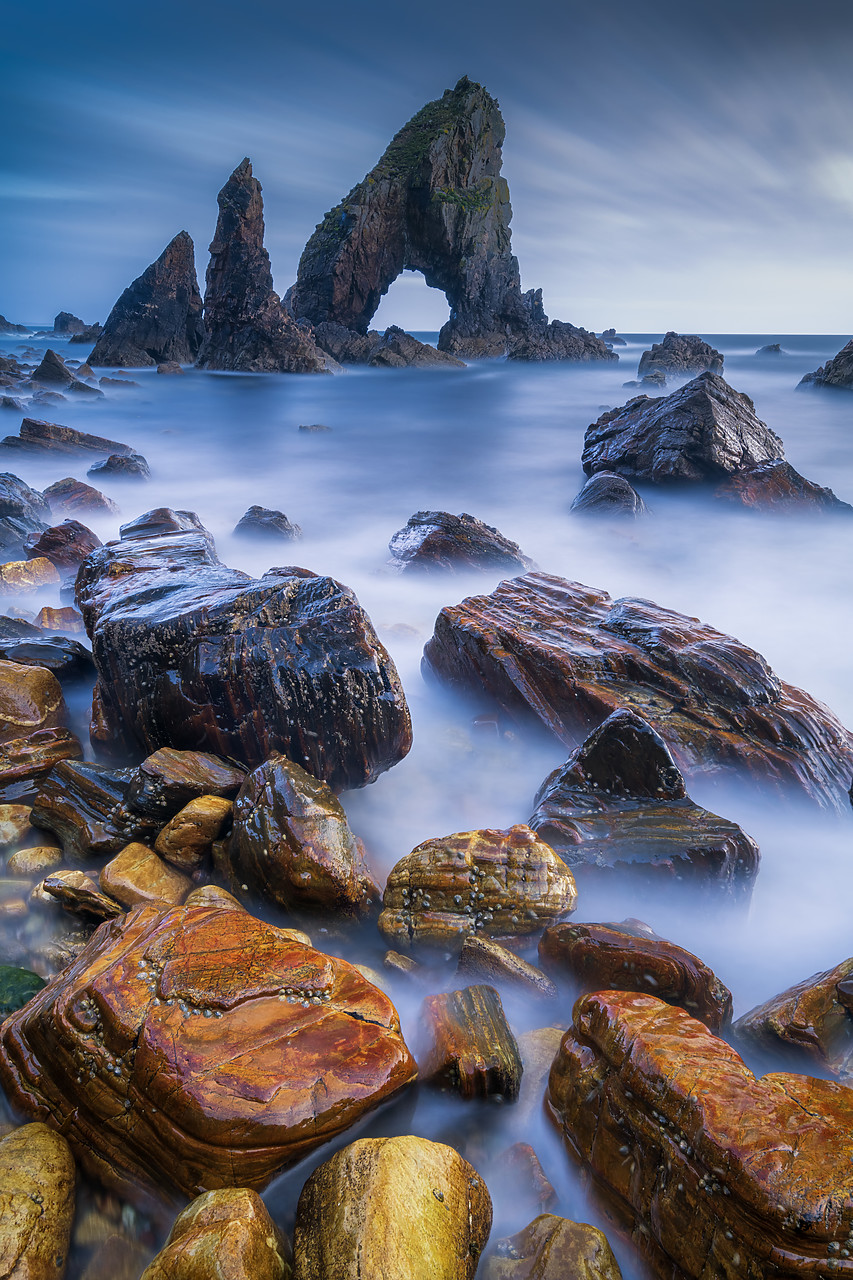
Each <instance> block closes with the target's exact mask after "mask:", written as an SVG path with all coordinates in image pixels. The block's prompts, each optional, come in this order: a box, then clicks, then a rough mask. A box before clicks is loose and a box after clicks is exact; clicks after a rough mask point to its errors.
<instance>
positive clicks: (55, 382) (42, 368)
mask: <svg viewBox="0 0 853 1280" xmlns="http://www.w3.org/2000/svg"><path fill="white" fill-rule="evenodd" d="M32 380H33V382H36V383H48V384H49V385H50V386H58V387H70V386H71V383H72V382H74V381H76V379H75V376H74V374H73V373H72V371H71V370H70V369H69V368H68V366H67V365H66V363H65V361H64V360H63V359H62V356H60V355H57V353H56V352H55V351H53V350H52V349H51V348H50V347H48V349H47V351H45V353H44V355H43V356H42V359H41V363H40V364H39V365H38V367H37V368H35V369H34V370H33V373H32Z"/></svg>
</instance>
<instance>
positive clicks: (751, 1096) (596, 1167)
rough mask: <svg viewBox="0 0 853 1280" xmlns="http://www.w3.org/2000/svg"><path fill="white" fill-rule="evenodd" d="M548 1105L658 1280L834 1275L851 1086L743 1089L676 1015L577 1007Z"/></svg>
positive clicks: (621, 1004)
mask: <svg viewBox="0 0 853 1280" xmlns="http://www.w3.org/2000/svg"><path fill="white" fill-rule="evenodd" d="M547 1106H548V1108H549V1110H550V1113H551V1115H552V1117H553V1118H554V1120H555V1121H556V1122H557V1124H558V1125H559V1127H560V1129H561V1132H562V1134H563V1137H564V1140H565V1142H566V1146H567V1147H568V1149H569V1151H570V1152H571V1153H572V1154H573V1155H575V1156H577V1157H579V1158H580V1160H581V1161H582V1162H583V1163H584V1164H585V1165H587V1166H588V1167H589V1169H590V1171H591V1173H592V1175H593V1178H594V1179H595V1181H596V1182H597V1183H598V1185H599V1187H600V1188H601V1189H602V1191H603V1193H604V1195H605V1197H606V1199H607V1201H608V1202H609V1204H610V1205H611V1206H612V1207H613V1209H614V1210H615V1212H616V1214H617V1216H619V1217H620V1218H622V1220H623V1221H625V1222H626V1223H627V1224H628V1225H629V1226H630V1227H631V1228H632V1229H633V1240H634V1243H635V1244H637V1245H638V1247H639V1248H640V1250H641V1252H642V1253H644V1254H645V1255H646V1257H647V1258H648V1260H649V1262H650V1263H651V1265H652V1268H653V1270H654V1272H655V1274H657V1275H658V1276H660V1277H661V1280H664V1278H665V1280H672V1277H674V1276H677V1277H680V1278H681V1277H688V1280H700V1277H701V1278H702V1280H704V1278H705V1277H709V1276H715V1277H716V1276H721V1277H722V1276H732V1277H733V1276H753V1275H754V1276H770V1275H772V1276H778V1277H780V1280H793V1278H794V1277H800V1276H803V1275H810V1276H815V1277H824V1276H825V1277H830V1276H832V1275H833V1274H835V1273H840V1274H842V1275H848V1274H850V1273H851V1271H853V1262H850V1261H848V1260H847V1254H848V1252H849V1250H850V1243H849V1242H850V1237H851V1235H853V1199H851V1196H850V1169H851V1164H853V1090H850V1089H849V1088H847V1087H846V1086H844V1085H840V1084H836V1083H834V1082H831V1081H827V1080H815V1079H811V1078H810V1077H808V1076H799V1075H787V1074H781V1073H775V1072H774V1073H772V1074H770V1075H766V1076H764V1077H762V1078H761V1079H757V1078H756V1077H755V1076H754V1075H753V1074H752V1072H751V1071H750V1070H748V1068H747V1067H746V1066H745V1065H744V1063H743V1062H742V1061H741V1059H740V1058H739V1057H738V1055H737V1054H736V1053H735V1051H734V1050H733V1049H732V1048H730V1047H729V1045H727V1044H726V1043H725V1042H724V1041H723V1040H719V1039H717V1038H716V1036H714V1035H712V1034H711V1032H710V1031H708V1029H707V1028H706V1027H705V1026H703V1025H702V1023H701V1022H697V1021H696V1020H695V1019H693V1018H690V1017H689V1016H688V1015H687V1014H686V1013H684V1012H683V1011H682V1010H681V1009H678V1008H673V1007H672V1006H670V1005H668V1004H664V1003H663V1001H661V1000H655V999H654V998H652V997H650V996H643V995H629V994H626V993H621V992H614V991H602V992H598V993H597V994H594V995H587V996H582V997H581V999H580V1000H579V1001H578V1003H577V1004H576V1005H575V1009H574V1023H573V1025H572V1027H571V1028H570V1029H569V1030H568V1031H567V1032H566V1035H565V1036H564V1037H563V1041H562V1043H561V1045H560V1049H559V1052H558V1054H557V1057H556V1058H555V1060H554V1064H553V1066H552V1068H551V1074H550V1079H549V1084H548V1093H547Z"/></svg>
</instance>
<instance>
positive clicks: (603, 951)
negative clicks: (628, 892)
mask: <svg viewBox="0 0 853 1280" xmlns="http://www.w3.org/2000/svg"><path fill="white" fill-rule="evenodd" d="M539 958H540V960H541V961H542V964H543V966H544V967H545V968H546V969H547V970H548V971H549V973H552V974H554V975H555V977H561V978H563V979H568V980H569V981H570V982H572V983H573V984H574V986H575V988H576V990H578V991H610V990H615V991H640V992H643V993H645V994H646V995H650V996H657V998H658V999H659V1000H665V1001H666V1003H667V1004H677V1005H680V1007H681V1008H682V1009H685V1010H686V1011H687V1013H689V1014H691V1015H692V1016H693V1017H694V1018H698V1019H699V1020H700V1022H704V1023H705V1025H706V1027H709V1028H710V1030H711V1031H719V1030H720V1029H721V1028H723V1027H727V1026H728V1024H729V1023H730V1022H731V1018H732V993H731V992H730V991H729V989H728V987H725V986H724V985H723V984H722V982H720V980H719V978H718V977H717V975H716V974H715V973H714V972H713V971H712V970H711V969H709V968H708V966H707V965H705V964H703V963H702V961H701V960H700V959H699V957H698V956H694V955H692V954H691V953H690V952H689V951H685V950H684V949H683V948H682V947H679V946H676V944H675V943H674V942H668V941H667V940H666V938H661V937H659V936H658V935H657V934H656V933H655V932H654V930H653V929H650V928H649V926H648V925H647V924H643V922H642V920H623V921H622V922H621V923H620V924H558V925H552V926H551V927H550V928H549V929H546V930H545V932H544V933H543V935H542V937H541V938H540V939H539ZM851 967H853V966H851Z"/></svg>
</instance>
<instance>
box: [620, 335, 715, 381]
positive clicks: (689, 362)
mask: <svg viewBox="0 0 853 1280" xmlns="http://www.w3.org/2000/svg"><path fill="white" fill-rule="evenodd" d="M706 371H707V372H709V373H722V372H723V356H722V354H721V352H719V351H717V350H716V349H715V348H714V347H712V346H711V345H710V343H708V342H703V341H702V339H701V338H697V337H696V336H695V335H693V334H682V333H674V332H673V331H672V330H670V331H669V333H667V334H666V335H665V336H664V339H663V342H655V343H653V344H652V347H651V349H650V350H648V351H644V352H643V354H642V355H641V356H640V363H639V366H638V368H637V377H638V378H642V377H643V375H644V374H648V373H662V374H663V375H664V376H665V377H667V376H669V374H672V375H674V376H675V377H679V376H680V375H682V374H685V373H705V372H706Z"/></svg>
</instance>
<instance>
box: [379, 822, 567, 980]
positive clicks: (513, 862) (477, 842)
mask: <svg viewBox="0 0 853 1280" xmlns="http://www.w3.org/2000/svg"><path fill="white" fill-rule="evenodd" d="M575 899H576V890H575V882H574V878H573V877H572V873H571V872H570V871H569V869H568V867H566V866H565V864H564V863H563V862H562V861H561V860H560V859H559V858H558V857H557V856H556V854H555V853H554V851H553V850H552V849H551V848H550V847H549V846H548V845H547V844H545V843H544V841H542V840H540V839H538V838H537V837H536V836H535V835H534V833H533V832H532V831H531V830H530V828H529V827H525V826H521V825H519V826H514V827H510V828H509V830H507V831H491V830H485V831H463V832H460V833H458V834H457V835H451V836H445V837H444V838H443V839H442V838H439V839H434V840H425V841H424V843H423V844H419V845H418V846H417V848H416V849H413V850H412V852H411V853H410V854H407V855H406V857H405V858H401V860H400V861H399V862H398V863H397V864H396V866H395V867H394V868H393V869H392V871H391V874H390V875H389V877H388V883H387V885H386V886H385V894H384V896H383V900H382V901H383V911H382V914H381V915H380V917H379V930H380V932H381V933H382V936H383V937H384V938H385V940H386V942H388V944H389V945H390V946H392V947H394V948H396V949H397V950H401V951H410V950H412V949H417V948H427V949H429V948H433V949H441V950H443V951H450V952H451V953H455V954H456V955H458V954H459V953H460V952H461V950H462V946H463V944H464V942H465V939H466V937H467V936H468V935H469V934H478V935H480V936H484V937H487V938H514V937H522V936H524V935H526V934H530V933H538V932H539V930H540V929H542V927H543V926H544V925H546V924H551V923H552V922H553V921H555V920H559V919H561V918H562V917H563V916H567V915H569V914H570V913H571V912H572V911H573V910H574V907H575Z"/></svg>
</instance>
